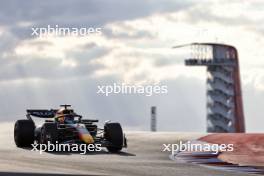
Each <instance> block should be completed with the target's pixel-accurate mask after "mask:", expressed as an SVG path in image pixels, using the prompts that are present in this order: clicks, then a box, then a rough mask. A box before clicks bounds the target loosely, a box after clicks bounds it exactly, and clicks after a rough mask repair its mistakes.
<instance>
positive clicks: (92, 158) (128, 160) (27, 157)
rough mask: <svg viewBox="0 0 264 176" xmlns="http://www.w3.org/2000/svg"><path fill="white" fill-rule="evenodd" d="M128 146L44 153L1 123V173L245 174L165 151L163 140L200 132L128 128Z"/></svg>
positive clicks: (42, 175)
mask: <svg viewBox="0 0 264 176" xmlns="http://www.w3.org/2000/svg"><path fill="white" fill-rule="evenodd" d="M126 135H127V138H128V148H127V149H124V150H123V152H121V153H119V154H110V153H108V152H106V151H102V152H93V153H88V154H86V155H80V154H78V153H43V154H39V153H38V152H33V151H31V150H30V149H22V148H17V147H16V146H15V144H14V142H13V124H12V123H1V124H0V176H3V175H6V176H29V175H30V176H31V175H32V176H33V175H34V176H46V175H54V176H60V175H61V176H65V175H128V176H130V175H131V176H137V175H139V176H141V175H153V176H161V175H162V176H163V175H164V176H170V175H173V176H207V175H208V176H214V175H216V176H224V175H226V176H229V175H230V176H243V175H249V174H246V173H236V172H230V171H222V170H214V169H210V168H207V167H205V166H200V165H196V164H191V163H178V162H177V161H173V160H171V159H169V155H170V153H168V152H162V148H163V146H162V144H164V143H165V144H167V143H178V142H179V140H182V141H186V140H191V139H197V138H199V137H201V136H202V135H201V134H195V133H176V132H156V133H150V132H127V133H126Z"/></svg>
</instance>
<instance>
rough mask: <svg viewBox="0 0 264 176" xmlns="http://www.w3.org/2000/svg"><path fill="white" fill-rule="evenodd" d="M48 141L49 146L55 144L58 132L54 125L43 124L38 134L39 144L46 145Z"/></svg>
mask: <svg viewBox="0 0 264 176" xmlns="http://www.w3.org/2000/svg"><path fill="white" fill-rule="evenodd" d="M48 141H50V143H51V144H55V143H56V141H58V130H57V124H56V123H44V124H43V126H42V128H41V132H40V143H41V144H47V143H48Z"/></svg>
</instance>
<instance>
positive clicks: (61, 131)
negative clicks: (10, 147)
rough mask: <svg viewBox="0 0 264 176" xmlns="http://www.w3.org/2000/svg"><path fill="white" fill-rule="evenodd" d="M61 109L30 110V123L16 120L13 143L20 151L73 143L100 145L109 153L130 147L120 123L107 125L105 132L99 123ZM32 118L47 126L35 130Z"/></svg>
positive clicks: (68, 106)
mask: <svg viewBox="0 0 264 176" xmlns="http://www.w3.org/2000/svg"><path fill="white" fill-rule="evenodd" d="M70 106H71V105H61V107H62V108H61V109H51V110H46V109H28V110H27V115H26V117H27V119H24V120H17V121H16V123H15V127H14V140H15V143H16V146H17V147H29V146H31V144H33V143H34V142H38V143H39V144H47V143H48V142H50V143H69V144H70V143H74V144H76V143H77V144H78V143H80V144H83V143H85V144H100V145H101V146H102V147H106V148H107V150H108V151H110V152H119V151H120V150H122V148H123V147H127V143H126V138H125V135H124V133H123V130H122V127H121V125H120V124H119V123H114V122H106V123H105V124H104V128H103V129H100V128H98V127H97V124H96V123H97V122H98V120H92V119H83V118H82V116H81V115H78V114H76V113H75V112H74V110H73V109H71V108H70ZM32 116H34V117H38V118H45V122H44V123H43V124H42V125H41V126H40V127H36V125H35V123H34V121H33V119H32Z"/></svg>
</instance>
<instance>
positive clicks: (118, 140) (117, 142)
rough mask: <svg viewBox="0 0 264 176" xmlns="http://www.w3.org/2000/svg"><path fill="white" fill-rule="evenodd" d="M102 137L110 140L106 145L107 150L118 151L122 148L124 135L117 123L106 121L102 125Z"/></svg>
mask: <svg viewBox="0 0 264 176" xmlns="http://www.w3.org/2000/svg"><path fill="white" fill-rule="evenodd" d="M104 138H105V139H106V140H107V141H108V142H110V145H109V146H107V147H106V148H107V150H108V151H109V152H113V153H116V152H119V151H120V150H122V148H123V143H124V135H123V130H122V127H121V125H120V124H119V123H106V124H105V126H104Z"/></svg>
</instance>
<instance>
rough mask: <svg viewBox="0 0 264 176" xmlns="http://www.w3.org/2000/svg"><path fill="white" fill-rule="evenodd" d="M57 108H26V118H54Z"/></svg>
mask: <svg viewBox="0 0 264 176" xmlns="http://www.w3.org/2000/svg"><path fill="white" fill-rule="evenodd" d="M57 111H58V110H57V109H51V110H48V109H27V115H26V116H27V118H28V119H30V120H31V116H34V117H39V118H54V117H55V113H56V112H57Z"/></svg>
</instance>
